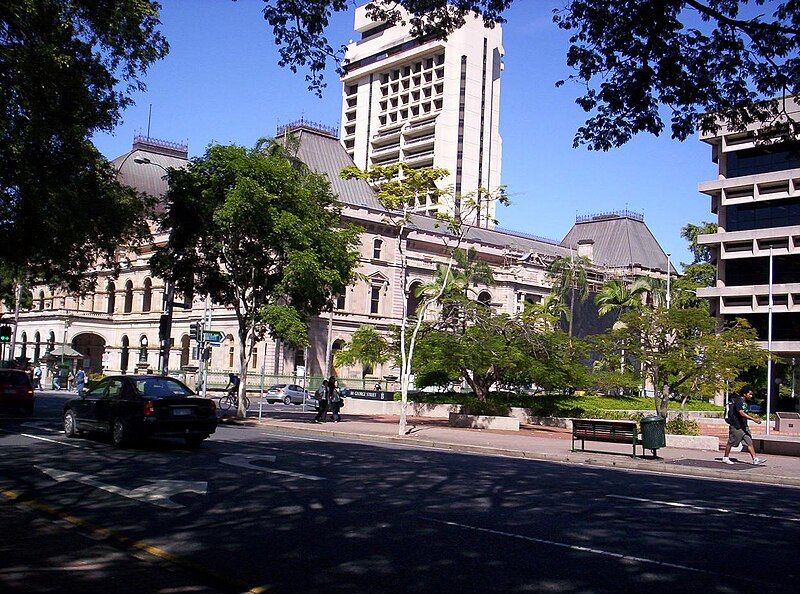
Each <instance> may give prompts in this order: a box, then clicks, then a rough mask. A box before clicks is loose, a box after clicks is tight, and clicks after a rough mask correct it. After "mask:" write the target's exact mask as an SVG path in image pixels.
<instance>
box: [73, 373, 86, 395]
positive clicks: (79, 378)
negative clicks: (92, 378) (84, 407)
mask: <svg viewBox="0 0 800 594" xmlns="http://www.w3.org/2000/svg"><path fill="white" fill-rule="evenodd" d="M85 387H86V372H85V371H84V370H83V369H79V370H78V373H76V374H75V391H76V392H77V393H78V394H80V393H81V390H83V388H85Z"/></svg>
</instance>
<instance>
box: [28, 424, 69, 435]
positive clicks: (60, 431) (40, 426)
mask: <svg viewBox="0 0 800 594" xmlns="http://www.w3.org/2000/svg"><path fill="white" fill-rule="evenodd" d="M19 426H20V427H29V428H31V429H41V430H42V431H49V432H50V433H64V430H63V429H53V428H52V427H45V426H44V424H43V423H20V424H19Z"/></svg>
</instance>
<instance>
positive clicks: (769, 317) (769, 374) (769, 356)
mask: <svg viewBox="0 0 800 594" xmlns="http://www.w3.org/2000/svg"><path fill="white" fill-rule="evenodd" d="M771 400H772V246H770V247H769V306H768V309H767V435H769V415H770V412H771V407H770V402H771Z"/></svg>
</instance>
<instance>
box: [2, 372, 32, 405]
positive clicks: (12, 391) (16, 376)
mask: <svg viewBox="0 0 800 594" xmlns="http://www.w3.org/2000/svg"><path fill="white" fill-rule="evenodd" d="M0 409H4V410H8V409H18V410H22V411H23V412H24V413H25V414H29V415H31V414H33V385H32V384H31V378H30V377H28V374H27V373H25V372H24V371H21V370H18V369H0Z"/></svg>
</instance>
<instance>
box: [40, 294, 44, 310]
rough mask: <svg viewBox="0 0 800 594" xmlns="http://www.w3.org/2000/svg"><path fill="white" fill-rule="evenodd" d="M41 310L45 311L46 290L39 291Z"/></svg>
mask: <svg viewBox="0 0 800 594" xmlns="http://www.w3.org/2000/svg"><path fill="white" fill-rule="evenodd" d="M39 311H44V291H39Z"/></svg>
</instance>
